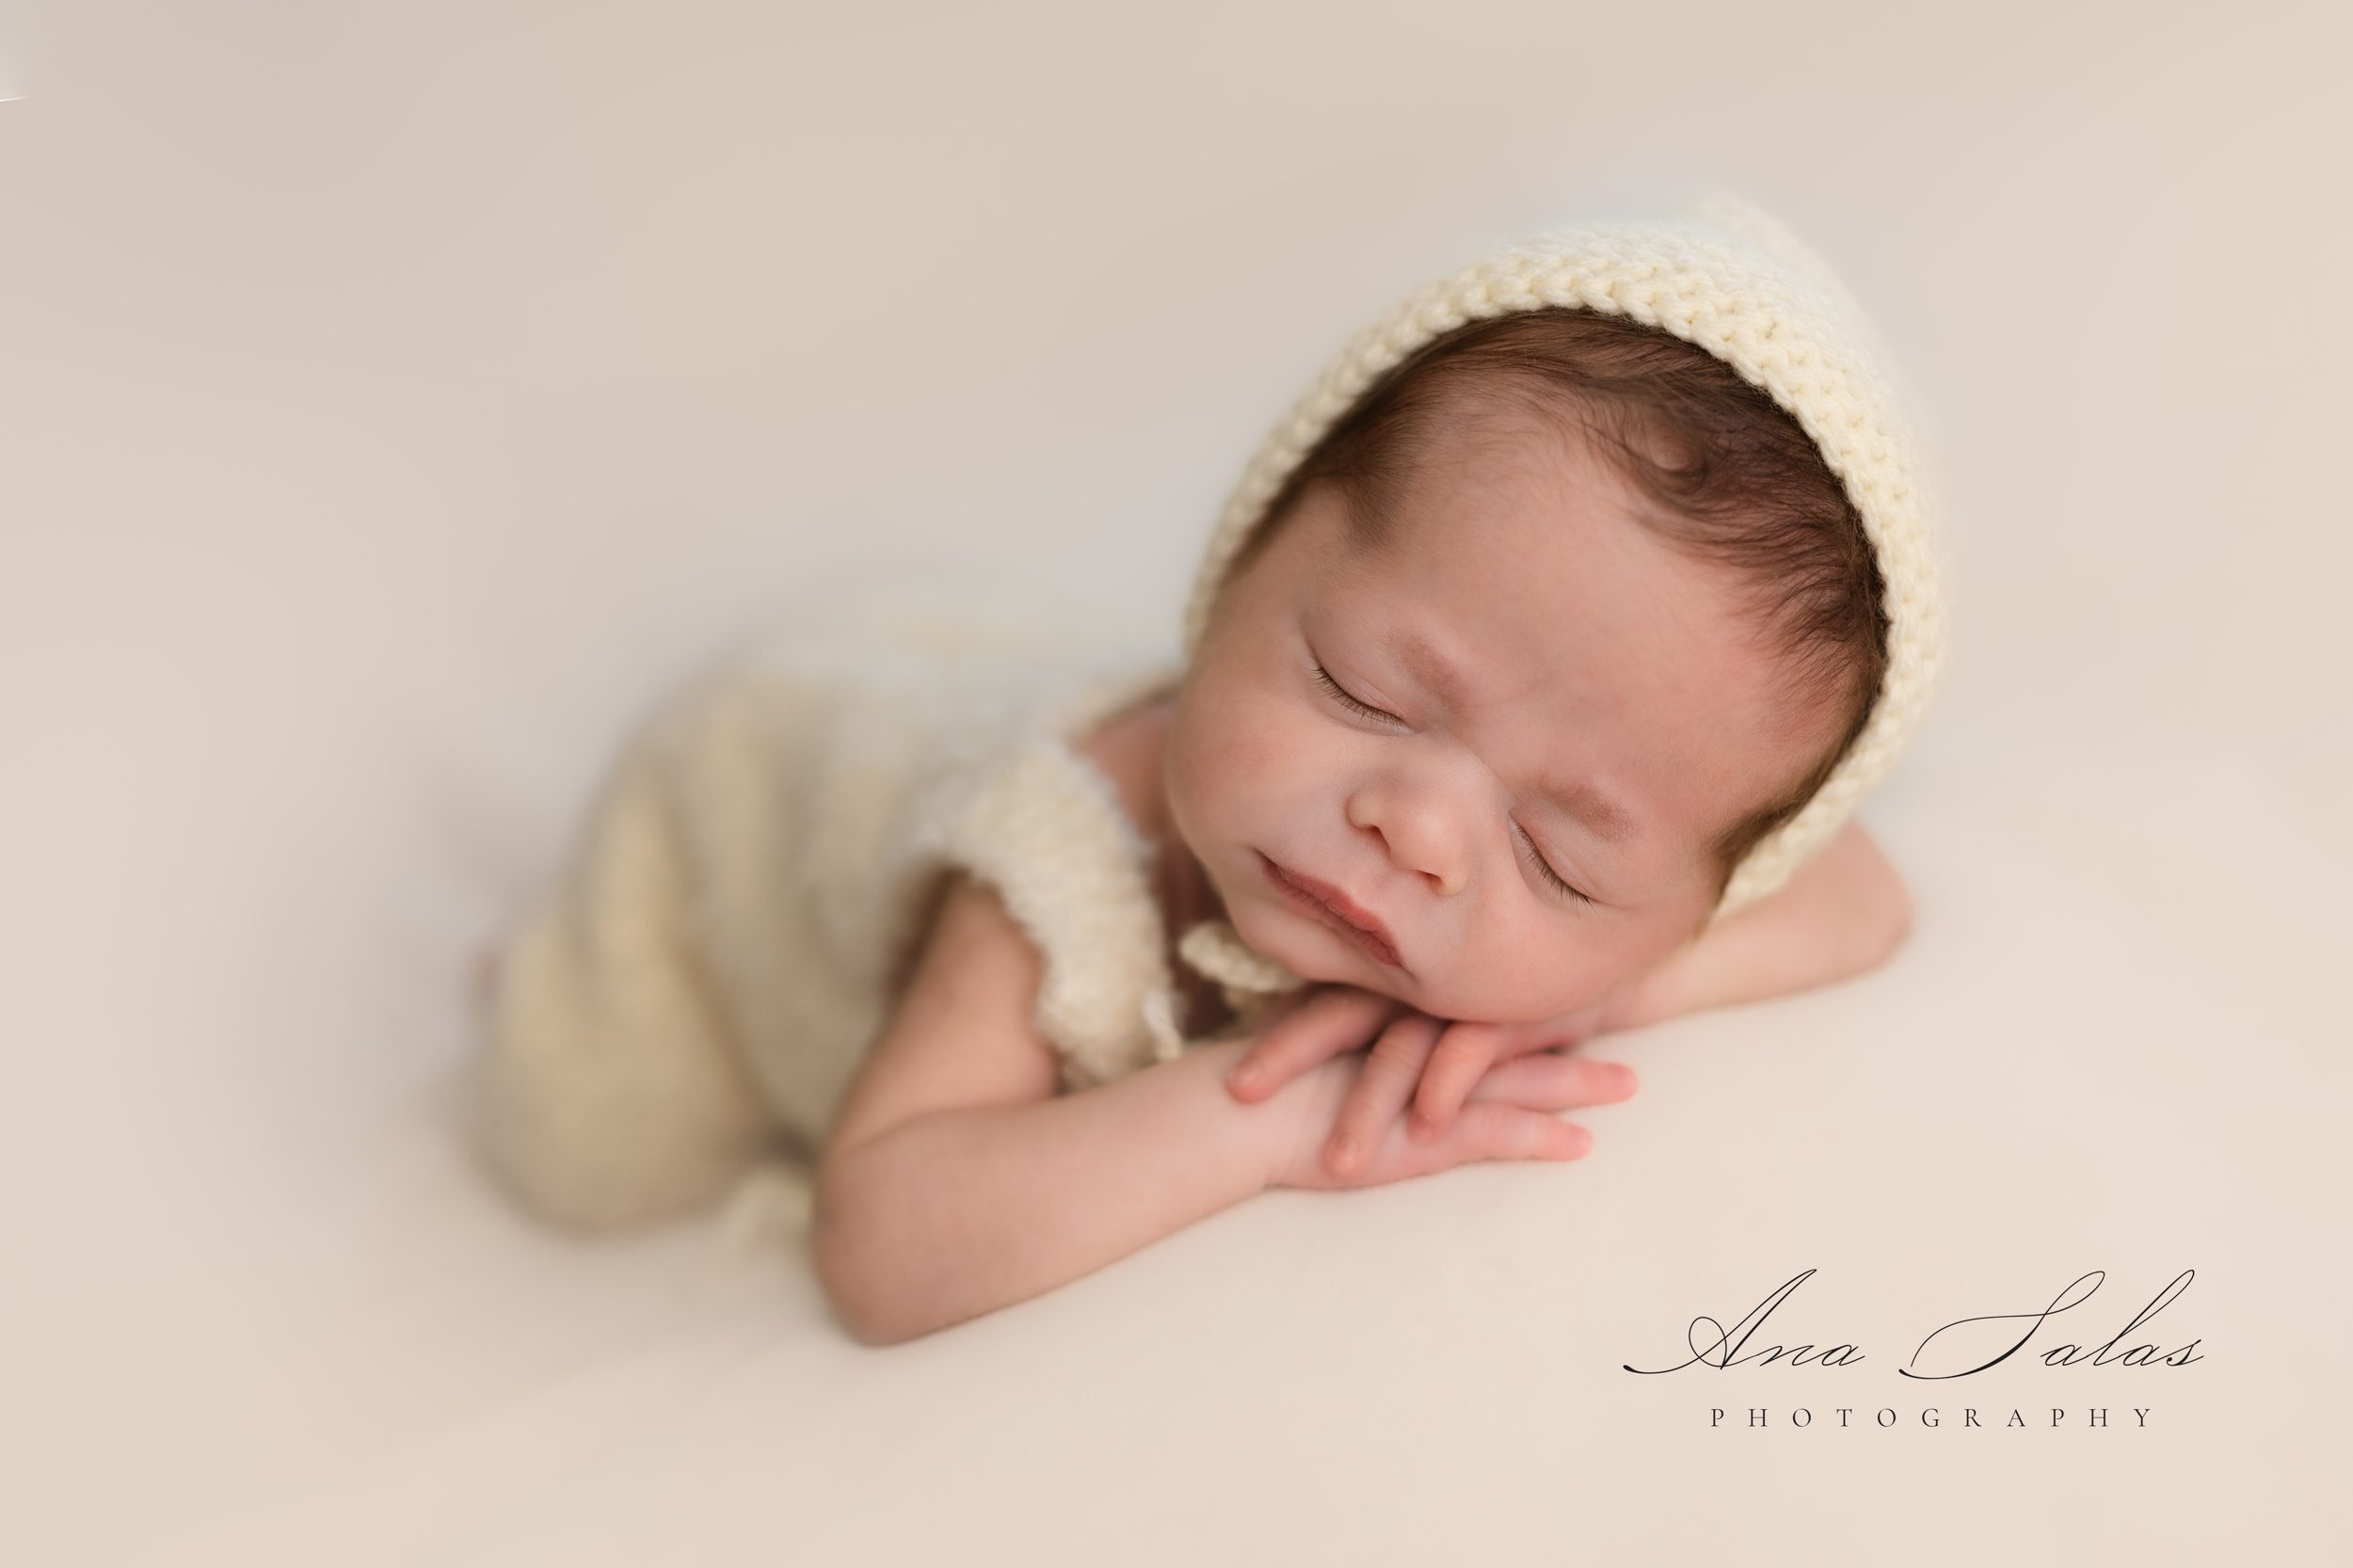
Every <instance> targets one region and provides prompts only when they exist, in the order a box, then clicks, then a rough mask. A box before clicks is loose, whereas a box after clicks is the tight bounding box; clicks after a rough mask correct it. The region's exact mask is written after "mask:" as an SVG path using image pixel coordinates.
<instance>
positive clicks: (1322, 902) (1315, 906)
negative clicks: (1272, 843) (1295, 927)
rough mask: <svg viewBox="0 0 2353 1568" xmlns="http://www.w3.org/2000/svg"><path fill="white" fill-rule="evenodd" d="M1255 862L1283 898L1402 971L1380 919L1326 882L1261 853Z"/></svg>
mask: <svg viewBox="0 0 2353 1568" xmlns="http://www.w3.org/2000/svg"><path fill="white" fill-rule="evenodd" d="M1258 859H1259V862H1260V864H1261V866H1262V867H1263V868H1264V870H1265V872H1266V875H1267V880H1268V881H1269V882H1271V883H1273V885H1274V887H1275V888H1276V889H1277V890H1279V891H1280V892H1281V893H1282V894H1283V896H1284V897H1286V898H1288V899H1289V900H1290V901H1291V902H1292V903H1293V904H1297V905H1299V906H1300V907H1301V908H1303V909H1305V910H1307V911H1309V912H1310V913H1312V914H1316V915H1320V916H1321V917H1322V918H1323V920H1324V923H1325V924H1327V925H1329V926H1331V927H1332V928H1333V929H1334V930H1336V931H1337V932H1339V933H1340V934H1341V935H1342V936H1347V937H1349V938H1350V939H1352V940H1353V941H1354V942H1355V944H1356V945H1357V946H1358V947H1360V948H1362V949H1364V951H1365V952H1368V953H1369V954H1371V955H1372V956H1373V957H1374V958H1375V959H1377V960H1379V961H1380V962H1381V963H1384V964H1386V965H1388V966H1389V967H1390V968H1400V969H1401V968H1404V967H1405V965H1404V962H1403V959H1402V957H1401V955H1400V954H1399V952H1398V951H1397V942H1396V939H1395V938H1393V937H1392V936H1390V935H1389V928H1388V927H1387V926H1385V925H1384V924H1382V923H1381V920H1380V917H1379V916H1377V915H1374V914H1373V913H1372V912H1371V911H1370V910H1368V909H1366V908H1364V907H1363V906H1362V905H1360V904H1356V903H1355V902H1353V900H1351V899H1350V898H1349V896H1348V895H1347V894H1346V893H1344V892H1342V891H1341V890H1340V889H1339V888H1335V887H1333V886H1332V885H1331V884H1330V883H1328V882H1319V881H1318V880H1316V879H1315V878H1314V877H1311V876H1307V875H1305V874H1303V873H1302V872H1295V871H1292V870H1291V869H1290V868H1289V867H1288V866H1286V865H1284V864H1282V863H1281V862H1280V861H1278V860H1276V859H1274V858H1273V856H1269V855H1266V854H1264V853H1261V854H1260V855H1259V856H1258Z"/></svg>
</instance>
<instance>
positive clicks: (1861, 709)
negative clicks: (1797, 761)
mask: <svg viewBox="0 0 2353 1568" xmlns="http://www.w3.org/2000/svg"><path fill="white" fill-rule="evenodd" d="M1481 397H1484V398H1485V399H1486V400H1488V401H1502V402H1506V403H1511V404H1516V405H1517V406H1518V407H1520V408H1525V409H1527V410H1529V411H1531V412H1534V413H1536V414H1538V415H1540V416H1543V417H1546V418H1549V419H1551V420H1553V421H1556V422H1565V423H1566V424H1568V425H1570V426H1572V427H1574V428H1576V429H1579V430H1581V431H1582V432H1583V433H1584V434H1585V435H1586V436H1588V437H1589V438H1592V439H1593V440H1595V441H1596V443H1597V447H1598V450H1600V451H1601V452H1602V453H1603V454H1604V455H1605V456H1606V457H1607V458H1608V459H1609V461H1611V462H1612V464H1613V466H1614V467H1615V468H1616V469H1617V471H1618V472H1620V473H1622V474H1623V475H1624V476H1625V478H1626V480H1627V481H1629V483H1630V484H1631V486H1632V487H1633V488H1635V489H1636V490H1637V491H1638V492H1639V493H1640V494H1641V496H1643V497H1644V498H1646V499H1647V500H1648V501H1650V502H1651V503H1652V504H1653V506H1652V507H1651V508H1649V509H1646V510H1645V511H1644V512H1642V513H1641V520H1642V522H1643V523H1644V524H1645V525H1646V526H1648V527H1649V528H1651V529H1652V530H1653V531H1654V532H1655V533H1657V534H1658V535H1659V536H1662V537H1663V538H1666V539H1667V540H1669V541H1670V542H1671V543H1673V544H1674V545H1676V546H1678V547H1679V548H1680V549H1681V550H1682V551H1683V552H1685V553H1686V554H1687V555H1689V556H1690V557H1692V558H1694V559H1698V560H1702V561H1705V562H1709V563H1711V564H1715V565H1718V566H1721V567H1723V568H1727V569H1728V570H1729V571H1730V572H1731V573H1732V574H1733V576H1734V578H1735V580H1736V581H1737V583H1739V584H1741V600H1742V602H1743V603H1744V604H1745V605H1746V606H1747V607H1748V608H1749V609H1750V611H1751V612H1752V614H1753V616H1754V624H1756V625H1758V626H1759V627H1761V628H1763V629H1764V631H1765V632H1766V635H1767V637H1768V639H1769V641H1768V645H1767V646H1768V648H1769V651H1770V654H1771V656H1773V657H1774V658H1775V659H1776V660H1777V662H1778V664H1779V665H1780V669H1781V680H1780V689H1781V690H1782V692H1783V693H1784V694H1785V696H1788V697H1789V698H1790V700H1791V703H1792V708H1793V710H1794V711H1798V712H1808V711H1811V710H1812V709H1813V708H1815V707H1816V706H1817V705H1820V704H1826V703H1827V704H1834V705H1835V707H1836V709H1837V710H1838V711H1840V712H1841V713H1842V715H1843V719H1844V722H1843V724H1842V726H1841V728H1840V730H1839V734H1838V739H1837V743H1836V744H1834V745H1833V746H1832V747H1831V748H1830V750H1829V752H1828V753H1827V754H1826V755H1824V756H1823V757H1822V758H1821V759H1820V760H1819V761H1818V762H1817V764H1816V766H1815V767H1814V769H1813V770H1812V771H1811V772H1810V773H1809V774H1807V776H1805V777H1804V778H1803V779H1801V781H1800V782H1799V783H1798V785H1797V786H1796V787H1795V788H1794V789H1792V790H1790V791H1788V792H1785V793H1783V794H1781V795H1778V796H1776V797H1775V798H1773V799H1772V800H1769V801H1767V802H1765V803H1764V804H1763V805H1761V806H1759V807H1757V808H1755V809H1753V810H1752V811H1750V812H1748V813H1747V814H1746V815H1744V816H1742V817H1741V818H1740V819H1739V820H1738V821H1737V822H1735V823H1733V824H1731V825H1730V826H1729V827H1727V828H1726V829H1724V830H1723V831H1722V832H1721V833H1720V834H1718V835H1717V837H1716V840H1715V841H1714V842H1713V843H1712V844H1711V845H1710V846H1709V856H1710V859H1711V862H1712V866H1713V870H1714V872H1715V879H1716V897H1715V900H1712V901H1711V902H1710V905H1709V908H1710V913H1711V914H1712V913H1713V909H1714V906H1715V903H1716V902H1719V901H1721V898H1722V896H1723V891H1724V888H1725V887H1726V886H1727V885H1728V884H1729V883H1730V881H1731V879H1732V872H1733V870H1734V868H1735V867H1737V865H1738V864H1739V863H1740V861H1741V859H1742V858H1743V857H1744V856H1747V854H1748V853H1749V851H1750V850H1751V849H1753V848H1754V847H1755V845H1756V843H1757V842H1758V840H1762V839H1763V838H1764V837H1765V836H1766V835H1767V834H1768V833H1770V832H1771V831H1772V830H1773V829H1774V828H1776V827H1779V826H1780V825H1781V824H1783V823H1785V822H1786V821H1788V820H1789V819H1790V818H1791V817H1793V816H1795V815H1796V814H1797V812H1798V811H1799V809H1800V808H1801V807H1803V806H1804V804H1805V803H1806V801H1807V800H1809V799H1811V798H1812V796H1813V794H1814V792H1815V791H1817V789H1819V788H1820V787H1821V785H1822V782H1823V781H1824V780H1825V779H1827V778H1828V777H1829V776H1830V775H1831V773H1832V772H1833V770H1834V769H1835V768H1836V767H1837V765H1838V761H1839V759H1840V758H1842V757H1844V756H1845V755H1846V752H1847V748H1848V747H1849V745H1851V744H1853V742H1854V738H1855V737H1856V736H1857V735H1859V734H1860V733H1862V730H1863V727H1864V724H1865V721H1866V720H1868V718H1869V717H1870V712H1871V703H1872V700H1873V698H1874V697H1875V696H1877V695H1878V692H1879V689H1880V684H1881V680H1882V679H1883V677H1884V674H1885V671H1886V668H1887V615H1886V611H1885V608H1884V606H1883V605H1882V603H1881V594H1882V591H1883V587H1884V584H1882V583H1881V578H1880V570H1879V562H1878V559H1877V557H1876V556H1875V555H1874V553H1873V552H1872V550H1871V545H1870V541H1869V539H1868V538H1867V537H1866V536H1865V534H1864V531H1863V520H1862V517H1861V516H1860V515H1859V514H1858V513H1857V512H1856V510H1855V507H1854V504H1853V503H1852V502H1851V501H1850V500H1849V498H1848V496H1847V491H1846V487H1845V486H1844V485H1843V484H1841V483H1840V481H1839V478H1838V476H1837V475H1836V474H1834V473H1833V472H1831V470H1830V467H1829V465H1828V464H1827V463H1826V462H1824V461H1823V458H1822V454H1821V450H1820V448H1818V447H1817V446H1816V445H1815V443H1814V440H1813V438H1811V437H1810V436H1808V435H1807V434H1806V433H1805V429H1804V427H1803V426H1802V425H1801V424H1799V423H1798V421H1797V420H1796V418H1795V417H1794V416H1792V415H1791V414H1790V413H1789V412H1788V411H1787V410H1786V409H1785V408H1782V407H1781V406H1780V405H1779V404H1777V403H1775V402H1774V401H1773V400H1772V398H1771V396H1770V395H1769V394H1768V393H1767V392H1764V391H1763V390H1762V389H1760V388H1758V387H1755V386H1753V385H1751V384H1750V383H1749V382H1748V381H1746V380H1744V379H1742V377H1741V376H1740V373H1739V372H1738V371H1737V370H1735V369H1734V368H1733V367H1732V366H1731V365H1730V364H1728V363H1726V362H1725V361H1724V360H1720V359H1718V358H1717V357H1716V356H1715V355H1713V354H1711V353H1709V352H1708V351H1707V350H1705V349H1704V348H1701V347H1699V346H1697V345H1696V344H1689V343H1686V342H1685V341H1684V340H1682V339H1681V338H1678V337H1676V336H1674V335H1673V333H1671V332H1668V331H1666V330H1664V329H1663V328H1654V327H1647V326H1644V325H1643V324H1641V322H1637V321H1631V320H1628V319H1626V318H1625V317H1623V316H1617V315H1609V314H1603V313H1601V312H1593V311H1587V310H1581V309H1573V308H1566V307H1548V308H1545V309H1541V310H1535V311H1523V312H1513V313H1511V314H1507V315H1503V316H1498V317H1495V318H1492V319H1488V320H1482V321H1473V322H1470V323H1468V324H1466V325H1465V326H1463V327H1460V328H1455V329H1454V330H1453V331H1451V332H1448V333H1445V334H1443V335H1441V336H1439V337H1438V338H1436V339H1434V340H1433V341H1432V342H1430V343H1428V344H1423V345H1422V346H1421V347H1420V348H1419V349H1417V351H1416V352H1415V353H1413V354H1412V355H1410V356H1408V357H1407V358H1406V359H1405V360H1403V361H1402V362H1401V363H1400V364H1398V365H1396V366H1394V367H1392V368H1391V369H1390V370H1389V371H1388V372H1387V373H1386V374H1385V376H1382V377H1381V379H1380V380H1379V381H1378V382H1376V383H1375V384H1374V385H1373V386H1372V387H1371V388H1370V389H1369V391H1368V392H1366V394H1365V395H1364V396H1363V397H1362V398H1360V399H1358V401H1357V402H1356V404H1355V406H1354V407H1353V408H1351V409H1350V410H1349V412H1348V413H1347V414H1346V416H1345V417H1343V418H1342V419H1341V420H1340V421H1339V423H1338V424H1335V425H1334V426H1333V427H1332V429H1331V430H1330V431H1328V432H1327V433H1326V434H1325V435H1324V437H1323V439H1322V440H1321V441H1319V442H1318V443H1317V445H1316V447H1315V449H1314V450H1313V451H1312V452H1310V453H1308V455H1307V456H1306V457H1305V459H1304V460H1302V461H1301V463H1300V464H1299V466H1298V467H1297V468H1296V469H1294V470H1293V471H1292V472H1291V473H1290V475H1289V477H1288V478H1287V479H1286V480H1285V482H1284V484H1283V487H1282V488H1281V489H1279V490H1278V491H1276V492H1275V495H1274V497H1273V500H1272V501H1271V502H1269V503H1268V505H1267V510H1266V514H1265V515H1266V518H1267V521H1266V522H1265V524H1264V525H1263V526H1261V527H1259V528H1257V529H1255V530H1253V531H1252V533H1251V535H1250V536H1249V537H1248V538H1247V539H1245V540H1244V541H1243V544H1242V547H1241V551H1240V552H1237V554H1236V556H1235V559H1234V561H1233V564H1232V565H1231V566H1230V567H1229V568H1227V580H1228V581H1231V580H1232V579H1233V578H1234V577H1238V576H1240V575H1241V573H1242V572H1243V571H1245V570H1247V569H1248V568H1249V565H1250V563H1251V562H1252V561H1253V560H1255V559H1256V558H1257V555H1258V554H1259V552H1262V551H1263V550H1264V549H1265V547H1266V543H1267V541H1268V540H1269V539H1270V538H1271V537H1273V535H1274V534H1275V532H1276V529H1277V527H1278V526H1279V525H1280V523H1281V522H1282V521H1283V520H1284V518H1285V517H1286V516H1287V515H1288V513H1289V510H1290V509H1291V507H1292V506H1293V505H1294V504H1296V503H1297V501H1298V499H1299V497H1300V496H1301V495H1302V494H1303V493H1304V492H1305V490H1306V489H1307V488H1309V487H1310V486H1312V485H1315V484H1317V483H1319V482H1321V483H1329V484H1332V485H1335V486H1337V488H1339V490H1340V491H1341V493H1342V494H1343V495H1345V496H1346V497H1347V499H1348V502H1349V506H1348V528H1349V541H1350V544H1351V546H1352V548H1353V549H1354V550H1356V551H1358V552H1365V553H1371V552H1377V551H1379V550H1380V549H1381V548H1382V547H1383V546H1384V545H1385V544H1387V543H1388V542H1389V541H1390V540H1391V539H1392V538H1393V537H1394V536H1395V534H1396V529H1397V520H1398V507H1399V505H1400V504H1401V501H1402V499H1403V496H1404V493H1405V490H1406V488H1407V486H1408V485H1409V484H1410V482H1411V480H1412V479H1413V476H1414V474H1415V473H1416V472H1417V469H1418V467H1419V465H1420V464H1421V463H1422V462H1423V461H1424V460H1425V459H1426V458H1428V457H1429V456H1430V455H1431V454H1432V453H1433V451H1435V450H1436V449H1437V448H1438V447H1439V446H1440V444H1441V443H1442V442H1443V440H1445V438H1446V436H1447V435H1448V433H1449V421H1448V419H1447V418H1446V417H1445V416H1446V415H1447V414H1449V412H1450V411H1454V410H1456V409H1458V408H1460V407H1461V406H1462V405H1463V404H1464V403H1465V402H1466V401H1469V400H1472V399H1477V398H1481Z"/></svg>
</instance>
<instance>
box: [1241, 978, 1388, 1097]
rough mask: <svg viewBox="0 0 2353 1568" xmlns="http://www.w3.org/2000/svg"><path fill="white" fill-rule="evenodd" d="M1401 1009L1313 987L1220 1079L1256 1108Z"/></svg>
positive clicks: (1340, 988)
mask: <svg viewBox="0 0 2353 1568" xmlns="http://www.w3.org/2000/svg"><path fill="white" fill-rule="evenodd" d="M1402 1005H1403V1004H1402V1003H1401V1002H1399V1001H1398V1000H1396V999H1395V998H1393V997H1385V996H1383V995H1381V994H1380V993H1379V992H1377V991H1368V990H1365V989H1364V988H1362V987H1361V986H1355V985H1329V986H1322V987H1320V988H1318V989H1317V990H1316V991H1314V992H1313V993H1312V994H1310V995H1309V996H1308V997H1307V998H1306V999H1305V1000H1304V1001H1301V1002H1299V1003H1297V1004H1296V1005H1295V1006H1293V1007H1292V1009H1291V1010H1290V1011H1289V1013H1286V1014H1284V1015H1283V1016H1281V1017H1278V1018H1276V1019H1275V1020H1274V1021H1273V1023H1271V1024H1268V1025H1267V1026H1266V1027H1265V1028H1264V1029H1262V1030H1261V1031H1260V1032H1259V1034H1258V1038H1257V1041H1255V1042H1254V1043H1253V1044H1252V1045H1251V1048H1249V1049H1248V1050H1246V1051H1244V1052H1243V1053H1242V1055H1241V1060H1240V1061H1238V1062H1236V1063H1235V1064H1234V1065H1233V1066H1232V1067H1231V1068H1229V1069H1228V1070H1227V1072H1226V1074H1225V1089H1226V1092H1227V1093H1228V1094H1230V1095H1232V1096H1234V1097H1235V1098H1236V1099H1238V1100H1241V1101H1243V1102H1245V1103H1255V1102H1257V1101H1258V1100H1262V1099H1264V1098H1266V1097H1267V1096H1269V1095H1272V1094H1273V1093H1274V1092H1275V1091H1276V1090H1277V1089H1280V1088H1281V1087H1283V1085H1285V1084H1286V1083H1289V1081H1290V1080H1292V1079H1294V1078H1297V1077H1298V1076H1299V1075H1300V1074H1301V1073H1304V1072H1305V1071H1306V1070H1307V1069H1308V1068H1310V1067H1313V1066H1317V1065H1320V1064H1322V1063H1325V1062H1328V1061H1330V1060H1331V1059H1332V1058H1333V1057H1335V1056H1337V1055H1339V1054H1340V1053H1341V1052H1343V1051H1351V1050H1354V1049H1355V1048H1357V1047H1359V1046H1361V1045H1363V1044H1364V1043H1365V1042H1366V1041H1367V1040H1369V1039H1370V1038H1372V1035H1373V1032H1374V1031H1375V1030H1377V1029H1378V1028H1379V1027H1380V1026H1381V1023H1382V1021H1383V1020H1384V1019H1385V1017H1387V1016H1389V1015H1390V1014H1392V1013H1394V1012H1396V1011H1397V1010H1398V1008H1400V1007H1401V1006H1402Z"/></svg>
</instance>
